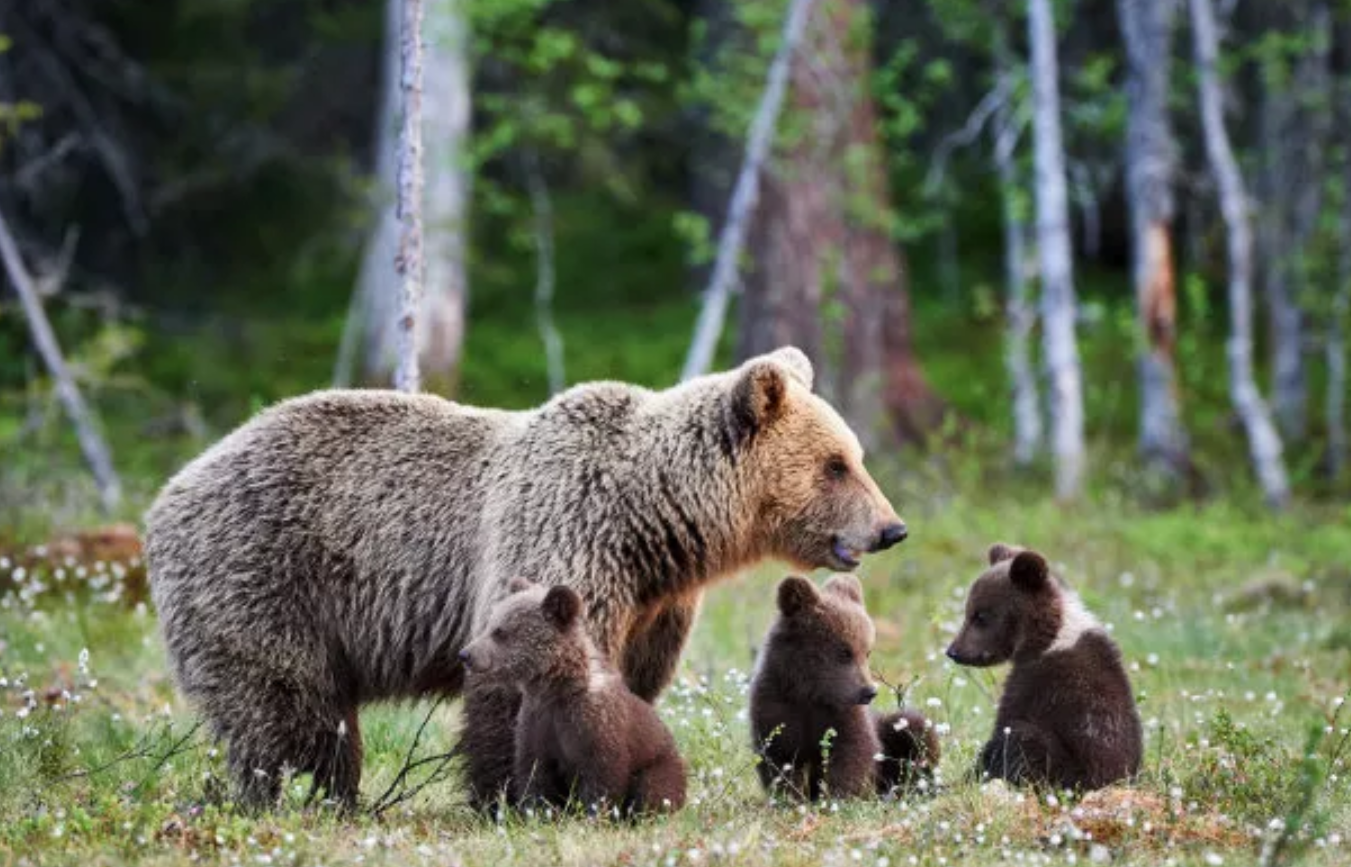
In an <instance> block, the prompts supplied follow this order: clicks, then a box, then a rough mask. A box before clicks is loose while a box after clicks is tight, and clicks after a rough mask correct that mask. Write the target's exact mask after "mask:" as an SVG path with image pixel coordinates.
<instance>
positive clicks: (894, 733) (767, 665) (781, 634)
mask: <svg viewBox="0 0 1351 867" xmlns="http://www.w3.org/2000/svg"><path fill="white" fill-rule="evenodd" d="M778 607H779V616H778V618H777V619H776V620H775V622H774V624H773V625H772V626H771V627H770V630H769V634H768V635H767V636H766V637H765V641H764V644H763V645H762V646H761V649H760V653H759V657H758V658H757V660H756V665H755V673H754V674H753V675H752V678H751V706H750V717H751V734H752V737H754V739H755V741H754V745H753V746H754V748H755V750H756V752H757V753H758V754H759V755H760V758H761V761H760V763H759V765H758V766H757V768H758V770H759V773H760V781H761V783H763V784H764V786H765V788H766V789H768V790H770V791H774V790H775V789H777V788H780V787H782V788H786V789H787V790H788V791H789V792H790V793H792V794H794V795H796V796H798V797H805V798H807V799H810V800H816V799H818V798H819V797H821V795H822V794H823V793H824V794H829V795H830V796H832V797H844V798H848V797H859V796H863V795H869V794H887V793H889V792H892V791H893V790H895V789H897V788H898V787H905V786H908V785H910V784H911V783H912V782H915V781H916V780H917V778H918V777H919V776H920V775H924V776H926V777H927V776H928V775H929V774H930V773H931V771H932V768H933V767H935V766H936V765H937V763H938V758H939V746H938V738H937V735H936V734H935V732H934V731H933V726H932V725H930V724H929V721H928V720H927V719H925V717H924V716H923V714H920V713H918V712H916V711H912V710H899V711H893V712H891V713H889V714H879V713H876V712H875V711H873V710H872V709H871V708H869V707H868V705H869V704H870V703H871V702H872V700H873V699H874V698H876V697H877V687H876V686H875V685H874V684H873V681H872V677H871V674H870V673H869V670H868V656H869V654H870V653H871V652H872V646H873V639H874V636H875V631H874V627H873V622H872V618H870V617H869V616H868V612H867V611H866V610H865V609H864V607H863V587H862V585H861V584H859V581H858V579H857V578H855V577H854V576H853V575H845V574H841V575H834V576H832V577H831V578H829V579H828V580H827V581H826V583H825V585H824V587H823V588H822V589H821V590H819V591H818V590H817V588H816V585H815V584H813V583H812V582H811V581H809V580H807V579H806V578H802V577H798V576H791V577H788V578H785V579H784V580H783V581H782V582H781V583H780V584H779V590H778ZM832 729H833V730H834V732H835V734H834V735H833V736H832V737H831V738H830V742H829V744H828V752H827V749H825V748H823V744H822V742H823V741H824V740H825V739H826V737H827V732H828V731H830V730H832Z"/></svg>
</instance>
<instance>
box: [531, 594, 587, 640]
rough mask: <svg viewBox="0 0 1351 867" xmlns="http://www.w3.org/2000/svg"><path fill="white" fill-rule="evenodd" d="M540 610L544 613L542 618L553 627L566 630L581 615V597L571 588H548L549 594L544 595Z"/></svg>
mask: <svg viewBox="0 0 1351 867" xmlns="http://www.w3.org/2000/svg"><path fill="white" fill-rule="evenodd" d="M540 609H541V610H542V611H543V612H544V618H545V619H546V620H548V621H549V622H550V623H552V624H553V625H554V626H556V627H558V628H559V629H560V630H563V629H567V628H568V627H569V626H571V625H572V624H573V623H575V622H576V621H577V616H578V615H579V614H581V613H582V597H580V596H578V595H577V591H576V590H573V589H572V588H571V587H564V586H562V585H558V586H555V587H550V588H549V592H548V593H546V594H544V601H543V602H542V603H540Z"/></svg>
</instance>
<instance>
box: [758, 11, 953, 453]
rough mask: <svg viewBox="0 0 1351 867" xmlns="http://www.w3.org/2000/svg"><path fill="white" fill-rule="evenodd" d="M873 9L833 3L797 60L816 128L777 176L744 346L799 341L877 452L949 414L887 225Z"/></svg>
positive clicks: (813, 23)
mask: <svg viewBox="0 0 1351 867" xmlns="http://www.w3.org/2000/svg"><path fill="white" fill-rule="evenodd" d="M867 14H868V7H867V3H866V2H865V0H824V2H821V3H819V4H818V5H817V7H816V8H815V9H814V10H813V14H812V18H811V20H810V24H809V26H808V30H807V34H806V36H805V38H804V42H803V49H802V51H801V52H800V53H799V54H798V56H797V57H795V59H794V63H793V66H792V73H791V94H792V101H793V105H794V107H795V109H796V110H795V112H794V117H795V118H797V119H799V120H800V121H802V122H804V123H805V124H806V125H807V128H806V129H805V130H796V131H794V134H792V135H791V136H790V139H791V141H792V144H791V145H790V146H789V147H788V148H786V149H785V151H784V152H782V153H781V154H779V156H778V159H777V160H776V161H775V163H774V165H773V166H772V167H771V169H770V170H769V176H768V177H767V178H766V180H765V192H764V195H763V196H762V199H761V207H760V210H759V214H758V219H757V221H756V227H755V230H754V232H753V236H752V237H753V240H752V244H751V249H752V250H753V252H754V254H755V267H754V268H753V270H752V271H751V273H750V274H749V275H748V276H747V280H746V282H745V290H744V291H745V297H744V299H743V302H742V307H741V339H740V341H739V344H738V352H739V354H740V355H741V356H742V357H746V356H749V355H753V354H756V353H758V352H761V351H764V350H765V349H769V348H773V347H774V346H776V345H779V344H780V343H782V342H784V341H785V340H788V341H791V342H795V343H796V344H797V345H798V346H800V347H801V348H802V349H803V350H804V351H805V352H807V353H808V354H809V355H810V356H811V357H812V358H813V360H815V361H816V362H817V364H818V369H820V370H821V371H822V374H821V376H820V379H821V383H822V388H823V391H825V392H826V393H827V394H828V395H830V396H831V398H832V399H833V400H835V401H836V402H837V404H838V406H839V407H840V410H841V412H842V414H843V415H844V416H845V418H846V419H847V420H848V421H849V422H850V424H851V425H852V426H853V427H854V429H855V430H856V431H857V432H858V434H859V437H860V439H861V440H862V441H863V443H864V445H865V447H873V446H879V445H883V444H891V443H894V442H896V441H898V440H901V441H906V440H909V441H915V440H920V439H922V438H923V437H925V436H926V435H927V434H929V433H930V432H932V431H933V430H934V429H935V428H936V427H937V426H938V425H939V424H940V423H941V421H942V415H943V411H944V408H943V405H942V402H941V401H940V400H939V399H938V398H937V396H936V395H934V393H933V391H932V389H931V388H930V387H929V384H928V382H927V381H926V380H925V377H924V375H923V372H922V371H921V370H920V367H919V363H918V359H917V358H916V355H915V352H914V347H913V343H912V336H911V322H910V306H909V287H908V286H907V284H906V274H905V267H904V262H903V260H902V256H901V253H900V251H899V250H898V249H897V247H896V246H895V245H894V244H893V243H892V240H891V238H890V237H889V236H888V234H887V231H886V227H887V225H888V223H889V220H888V216H889V214H890V202H889V196H888V193H887V188H888V183H887V178H886V173H885V171H884V169H883V165H882V162H881V152H880V139H879V133H878V129H877V117H876V109H875V107H874V104H873V100H872V96H871V93H870V91H869V83H870V81H871V75H872V64H871V45H870V42H869V41H868V38H869V37H870V33H869V28H867V27H864V26H860V25H861V24H862V23H864V22H865V21H866V20H867V17H866V16H867ZM836 319H838V321H839V328H838V331H837V330H836V329H835V328H834V324H835V320H836Z"/></svg>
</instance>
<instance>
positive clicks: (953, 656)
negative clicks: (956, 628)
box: [947, 644, 962, 662]
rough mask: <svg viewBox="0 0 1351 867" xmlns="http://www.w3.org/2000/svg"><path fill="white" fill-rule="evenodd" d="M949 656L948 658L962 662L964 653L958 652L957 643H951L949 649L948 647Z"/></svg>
mask: <svg viewBox="0 0 1351 867" xmlns="http://www.w3.org/2000/svg"><path fill="white" fill-rule="evenodd" d="M947 657H948V659H951V660H952V661H953V662H961V661H962V655H961V654H960V653H958V652H957V645H955V644H950V645H948V649H947Z"/></svg>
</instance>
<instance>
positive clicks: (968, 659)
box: [947, 641, 989, 667]
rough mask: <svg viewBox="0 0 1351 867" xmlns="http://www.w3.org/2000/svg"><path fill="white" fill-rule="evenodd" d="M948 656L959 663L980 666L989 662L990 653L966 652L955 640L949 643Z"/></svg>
mask: <svg viewBox="0 0 1351 867" xmlns="http://www.w3.org/2000/svg"><path fill="white" fill-rule="evenodd" d="M947 657H948V659H951V660H952V661H953V662H955V663H957V664H958V665H971V666H978V667H979V666H983V665H985V664H986V663H987V662H988V657H989V654H987V653H975V654H972V653H966V652H964V651H963V650H962V649H961V648H960V647H958V646H957V642H956V641H954V642H952V644H949V645H948V649H947Z"/></svg>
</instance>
